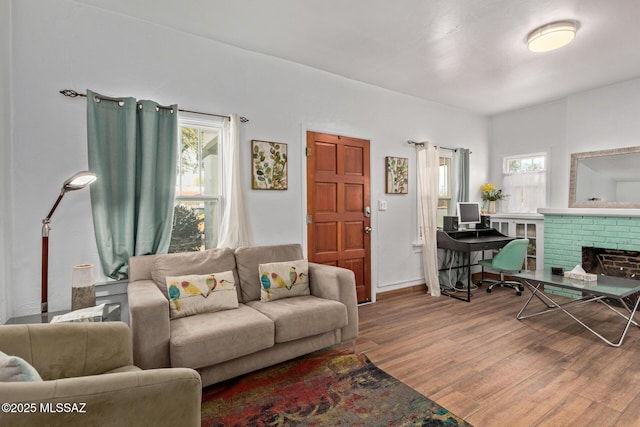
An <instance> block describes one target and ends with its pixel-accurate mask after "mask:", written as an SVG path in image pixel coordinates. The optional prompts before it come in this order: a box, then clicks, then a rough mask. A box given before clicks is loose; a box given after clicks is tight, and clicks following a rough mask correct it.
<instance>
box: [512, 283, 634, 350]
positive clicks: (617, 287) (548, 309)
mask: <svg viewBox="0 0 640 427" xmlns="http://www.w3.org/2000/svg"><path fill="white" fill-rule="evenodd" d="M512 276H513V277H515V278H516V279H518V280H519V281H520V282H521V283H522V284H523V285H526V286H527V287H528V288H529V289H530V290H531V296H529V298H528V299H527V301H526V302H525V303H524V306H523V307H522V308H521V309H520V311H519V312H518V314H517V315H516V318H517V319H518V320H523V319H529V318H531V317H535V316H540V315H542V314H547V313H552V312H555V311H558V310H560V311H562V312H563V313H565V314H566V315H567V316H569V317H570V318H572V319H573V320H574V321H576V322H577V323H578V324H580V325H582V326H583V327H584V328H585V329H587V330H588V331H589V332H591V333H592V334H594V335H595V336H597V337H598V338H600V339H601V340H602V341H604V342H605V343H607V344H608V345H610V346H612V347H620V346H621V345H622V341H623V340H624V338H625V336H626V335H627V331H628V330H629V327H630V326H631V324H633V325H634V326H638V327H640V324H638V323H637V322H636V321H635V320H634V316H635V314H636V312H637V310H638V304H639V303H640V297H638V298H636V302H635V304H634V306H633V308H630V307H629V305H628V304H627V302H626V301H625V300H624V298H625V297H627V296H630V295H633V294H635V293H638V292H640V281H638V280H632V279H624V278H619V277H609V276H599V277H598V281H596V282H577V281H575V280H574V281H572V280H570V279H567V278H564V277H563V276H554V275H552V274H551V273H550V272H549V271H548V270H545V271H544V272H530V273H518V274H514V275H512ZM544 285H549V286H555V287H558V288H564V289H570V290H573V291H580V292H582V295H583V296H582V298H579V299H575V300H572V301H568V302H565V303H559V302H557V301H555V300H554V299H553V298H551V297H550V296H549V295H550V294H549V293H546V292H544ZM551 295H553V294H551ZM533 297H536V298H538V299H539V300H540V301H541V302H542V303H543V304H544V305H545V308H543V309H542V310H541V311H538V312H535V313H531V314H527V315H524V314H523V313H524V311H525V310H526V308H527V307H528V306H529V303H530V302H531V300H532V299H533ZM607 298H609V299H613V300H616V301H618V302H619V303H620V304H621V305H622V307H623V308H624V309H625V310H626V312H627V313H626V314H625V313H624V312H621V311H620V310H618V309H617V308H616V307H613V306H612V305H610V304H609V303H608V302H607V301H606V299H607ZM587 302H599V303H601V304H602V305H604V306H605V307H607V308H608V309H610V310H612V311H613V312H614V313H616V314H617V315H619V316H620V317H622V318H624V319H625V320H626V322H625V325H624V329H623V330H622V333H621V334H620V337H619V339H618V340H617V341H616V342H612V341H610V340H609V339H607V338H605V337H604V336H602V335H601V334H600V333H598V332H597V331H595V330H594V329H593V328H591V327H589V326H588V325H587V324H586V323H584V322H583V321H582V320H580V319H579V318H578V317H576V316H575V315H574V314H573V313H570V312H569V311H568V310H566V309H565V307H567V306H571V305H581V304H585V303H587Z"/></svg>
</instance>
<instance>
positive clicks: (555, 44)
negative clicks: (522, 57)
mask: <svg viewBox="0 0 640 427" xmlns="http://www.w3.org/2000/svg"><path fill="white" fill-rule="evenodd" d="M577 29H578V23H577V22H576V21H558V22H552V23H551V24H546V25H543V26H541V27H538V28H536V29H535V30H533V31H531V32H530V33H529V35H528V36H527V46H528V47H529V50H530V51H531V52H548V51H550V50H554V49H558V48H561V47H562V46H565V45H567V44H569V43H570V42H571V40H573V38H574V37H575V36H576V31H577Z"/></svg>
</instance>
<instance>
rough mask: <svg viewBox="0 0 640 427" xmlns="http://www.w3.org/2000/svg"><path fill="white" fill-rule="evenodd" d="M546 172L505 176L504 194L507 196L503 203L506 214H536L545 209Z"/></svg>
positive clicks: (503, 182)
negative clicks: (539, 209) (538, 210)
mask: <svg viewBox="0 0 640 427" xmlns="http://www.w3.org/2000/svg"><path fill="white" fill-rule="evenodd" d="M546 176H547V174H546V172H545V171H541V172H522V173H511V174H504V176H503V178H502V187H503V188H502V192H503V193H504V194H507V195H508V197H507V198H506V200H503V201H502V202H501V203H502V205H503V209H502V210H504V211H505V212H523V213H526V212H536V211H537V209H538V208H540V207H545V206H546V205H547V203H546V199H547V196H546V188H547V179H546Z"/></svg>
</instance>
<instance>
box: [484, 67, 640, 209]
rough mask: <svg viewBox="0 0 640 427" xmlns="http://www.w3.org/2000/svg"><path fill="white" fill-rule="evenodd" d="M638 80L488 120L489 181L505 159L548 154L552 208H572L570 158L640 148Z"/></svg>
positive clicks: (497, 179)
mask: <svg viewBox="0 0 640 427" xmlns="http://www.w3.org/2000/svg"><path fill="white" fill-rule="evenodd" d="M639 118H640V78H637V79H634V80H629V81H626V82H622V83H618V84H614V85H610V86H606V87H602V88H598V89H593V90H589V91H584V92H580V93H576V94H572V95H570V96H568V97H566V98H563V99H561V100H558V101H555V102H551V103H548V104H542V105H536V106H533V107H529V108H523V109H520V110H516V111H511V112H508V113H504V114H500V115H496V116H493V117H491V119H490V137H489V146H490V165H491V173H490V179H491V180H492V181H493V182H496V183H500V182H501V162H502V157H504V156H507V155H514V154H526V153H534V152H541V151H547V152H549V153H550V158H549V169H548V171H549V179H548V180H549V188H548V194H547V198H548V200H549V205H548V206H547V207H550V208H566V207H568V206H569V170H570V164H571V153H579V152H584V151H594V150H603V149H608V148H622V147H631V146H638V145H640V119H639Z"/></svg>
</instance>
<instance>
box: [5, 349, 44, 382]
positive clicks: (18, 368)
mask: <svg viewBox="0 0 640 427" xmlns="http://www.w3.org/2000/svg"><path fill="white" fill-rule="evenodd" d="M28 381H42V378H41V377H40V374H38V371H36V368H34V367H33V366H31V365H30V364H29V363H27V361H26V360H24V359H23V358H21V357H18V356H9V355H8V354H5V353H3V352H1V351H0V382H28Z"/></svg>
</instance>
